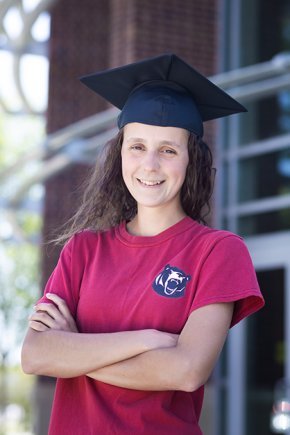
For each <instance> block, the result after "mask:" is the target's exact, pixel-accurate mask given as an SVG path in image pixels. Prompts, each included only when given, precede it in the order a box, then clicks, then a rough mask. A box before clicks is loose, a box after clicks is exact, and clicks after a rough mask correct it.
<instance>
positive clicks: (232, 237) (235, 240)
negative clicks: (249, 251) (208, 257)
mask: <svg viewBox="0 0 290 435" xmlns="http://www.w3.org/2000/svg"><path fill="white" fill-rule="evenodd" d="M195 231H196V235H197V242H198V243H199V245H200V248H202V251H203V252H207V253H208V254H209V253H210V252H211V251H213V250H216V249H217V248H224V249H227V250H234V249H246V246H245V242H244V240H243V238H242V237H241V236H239V235H237V234H235V233H232V232H230V231H226V230H219V229H215V228H211V227H207V226H204V225H201V224H197V227H196V228H195Z"/></svg>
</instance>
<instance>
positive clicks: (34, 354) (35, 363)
mask: <svg viewBox="0 0 290 435" xmlns="http://www.w3.org/2000/svg"><path fill="white" fill-rule="evenodd" d="M42 355H43V352H41V351H40V349H39V346H38V342H37V340H34V339H32V338H31V337H26V338H25V340H24V343H23V345H22V349H21V368H22V370H23V372H24V373H25V374H27V375H44V374H45V373H44V370H43V362H44V361H43V358H42Z"/></svg>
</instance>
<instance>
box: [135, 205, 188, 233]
mask: <svg viewBox="0 0 290 435" xmlns="http://www.w3.org/2000/svg"><path fill="white" fill-rule="evenodd" d="M185 216H186V214H185V213H184V211H183V210H182V209H181V208H180V209H178V210H174V211H171V212H170V213H169V212H168V211H166V210H163V209H160V208H158V209H155V208H154V207H152V208H150V207H138V212H137V215H136V216H135V217H134V219H133V220H132V221H131V222H129V223H128V225H127V229H128V231H129V232H130V233H131V234H133V235H135V236H145V237H146V236H147V237H150V236H156V235H157V234H160V233H161V232H162V231H165V230H166V229H167V228H169V227H171V226H172V225H175V224H177V223H178V222H179V221H181V220H182V219H183V218H184V217H185Z"/></svg>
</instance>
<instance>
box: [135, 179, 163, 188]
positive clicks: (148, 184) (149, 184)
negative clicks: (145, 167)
mask: <svg viewBox="0 0 290 435" xmlns="http://www.w3.org/2000/svg"><path fill="white" fill-rule="evenodd" d="M137 180H138V182H139V183H140V184H141V185H142V186H146V187H155V186H160V184H162V183H164V181H165V180H144V179H143V178H137Z"/></svg>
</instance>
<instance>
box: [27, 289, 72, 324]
mask: <svg viewBox="0 0 290 435" xmlns="http://www.w3.org/2000/svg"><path fill="white" fill-rule="evenodd" d="M46 297H47V299H50V300H51V301H52V302H53V303H51V304H50V303H45V302H42V303H40V304H37V305H36V306H35V307H34V309H35V312H34V313H33V314H32V315H31V316H30V317H29V326H30V328H32V329H34V330H35V331H39V332H43V331H47V330H49V329H56V330H59V331H69V332H78V329H77V326H76V322H75V320H74V318H73V316H72V315H71V313H70V311H69V309H68V306H67V304H66V302H65V301H64V300H63V299H62V298H60V297H59V296H57V295H55V294H53V293H47V294H46Z"/></svg>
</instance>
